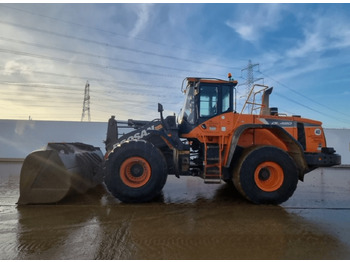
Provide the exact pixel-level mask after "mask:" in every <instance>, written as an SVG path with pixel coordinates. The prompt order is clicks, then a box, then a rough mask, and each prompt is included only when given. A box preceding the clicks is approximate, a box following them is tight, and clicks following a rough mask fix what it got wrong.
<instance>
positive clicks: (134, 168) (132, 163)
mask: <svg viewBox="0 0 350 262" xmlns="http://www.w3.org/2000/svg"><path fill="white" fill-rule="evenodd" d="M151 173H152V172H151V166H150V165H149V163H148V162H147V161H146V160H145V159H143V158H142V157H130V158H128V159H126V160H125V161H124V162H123V164H122V165H121V167H120V178H121V180H122V181H123V183H124V184H125V185H127V186H129V187H133V188H138V187H142V186H143V185H145V184H146V183H147V182H148V181H149V180H150V178H151Z"/></svg>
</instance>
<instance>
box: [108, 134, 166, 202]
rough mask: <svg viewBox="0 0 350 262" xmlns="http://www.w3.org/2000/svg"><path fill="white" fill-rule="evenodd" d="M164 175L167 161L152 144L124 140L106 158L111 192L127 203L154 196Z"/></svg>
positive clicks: (149, 198)
mask: <svg viewBox="0 0 350 262" xmlns="http://www.w3.org/2000/svg"><path fill="white" fill-rule="evenodd" d="M166 179H167V164H166V160H165V158H164V156H163V154H162V152H161V151H160V150H159V149H158V148H157V147H155V146H154V145H153V144H151V143H149V142H146V141H143V140H135V141H127V142H125V143H122V144H120V145H119V146H117V147H116V148H115V149H114V151H113V152H112V153H111V154H110V155H109V156H108V160H107V161H106V177H105V184H106V186H107V188H108V190H109V191H110V192H111V193H112V195H113V196H115V197H116V198H118V199H119V200H121V201H122V202H126V203H137V202H148V201H150V200H152V199H154V198H155V197H157V196H158V195H159V194H160V192H161V190H162V189H163V187H164V184H165V182H166Z"/></svg>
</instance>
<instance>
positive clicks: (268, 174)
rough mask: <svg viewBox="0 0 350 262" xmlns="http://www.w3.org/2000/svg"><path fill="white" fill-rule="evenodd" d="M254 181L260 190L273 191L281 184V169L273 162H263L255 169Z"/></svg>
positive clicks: (282, 178) (282, 174)
mask: <svg viewBox="0 0 350 262" xmlns="http://www.w3.org/2000/svg"><path fill="white" fill-rule="evenodd" d="M254 180H255V184H256V185H257V186H258V187H259V188H260V189H261V190H264V191H266V192H272V191H275V190H277V189H279V188H280V187H281V186H282V184H283V180H284V173H283V169H282V168H281V166H280V165H279V164H277V163H275V162H263V163H261V164H260V165H258V167H257V168H256V169H255V173H254Z"/></svg>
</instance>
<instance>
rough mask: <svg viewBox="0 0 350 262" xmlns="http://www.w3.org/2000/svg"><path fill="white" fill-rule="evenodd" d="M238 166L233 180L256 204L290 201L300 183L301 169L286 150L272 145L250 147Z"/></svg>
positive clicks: (242, 192)
mask: <svg viewBox="0 0 350 262" xmlns="http://www.w3.org/2000/svg"><path fill="white" fill-rule="evenodd" d="M239 163H240V164H239V165H238V166H237V167H236V168H235V170H234V174H233V183H234V185H235V187H236V188H237V190H238V191H239V192H240V193H241V194H242V195H243V196H244V197H245V198H247V199H248V200H250V201H251V202H253V203H256V204H280V203H283V202H285V201H287V200H288V199H289V198H290V197H291V196H292V195H293V193H294V191H295V189H296V187H297V184H298V170H297V167H296V165H295V163H294V160H293V159H292V158H291V157H290V156H289V155H288V153H286V152H285V151H283V150H281V149H279V148H277V147H272V146H261V147H252V148H249V149H246V150H245V151H244V152H243V154H242V156H241V158H240V161H239Z"/></svg>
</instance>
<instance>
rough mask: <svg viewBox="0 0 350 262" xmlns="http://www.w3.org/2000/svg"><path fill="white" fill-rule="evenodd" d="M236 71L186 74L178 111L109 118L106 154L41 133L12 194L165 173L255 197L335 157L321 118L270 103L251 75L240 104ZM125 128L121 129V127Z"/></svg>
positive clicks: (146, 189) (276, 195)
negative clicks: (45, 138) (42, 145)
mask: <svg viewBox="0 0 350 262" xmlns="http://www.w3.org/2000/svg"><path fill="white" fill-rule="evenodd" d="M237 83H238V82H237V81H236V80H233V79H232V77H231V75H229V79H228V80H221V79H212V78H197V77H188V78H186V79H185V80H184V82H183V85H182V88H181V90H182V92H183V93H184V95H185V101H184V105H183V107H182V109H181V111H180V113H179V115H178V116H177V117H176V116H175V115H170V116H167V117H165V118H164V117H163V106H162V105H161V104H158V112H159V113H160V118H159V119H155V120H153V121H138V120H128V121H125V122H123V121H117V120H116V119H115V117H114V116H112V117H111V118H110V119H109V121H108V128H107V138H106V140H105V141H104V142H105V145H106V154H105V155H104V156H103V155H102V152H101V150H100V149H99V148H96V147H94V146H91V145H86V144H82V143H49V144H48V145H47V148H46V149H45V150H39V151H36V152H33V153H31V154H29V155H28V156H27V157H26V159H25V160H24V163H23V167H22V169H21V175H20V198H19V201H18V204H40V203H55V202H59V201H60V200H62V199H63V198H65V197H66V196H67V195H69V194H71V193H74V192H78V193H83V192H85V191H86V190H87V189H88V188H91V187H94V186H96V185H97V184H100V183H104V185H105V186H106V188H107V189H108V191H109V192H110V193H111V194H112V195H113V196H114V197H116V198H118V199H119V200H120V201H122V202H126V203H135V202H148V201H151V200H152V199H154V198H155V197H157V196H158V195H159V194H160V193H161V190H162V188H163V186H164V184H165V183H166V180H167V176H168V175H175V176H176V177H178V178H181V177H182V176H196V177H199V178H202V179H203V181H204V183H230V184H232V185H233V186H234V188H236V190H238V191H239V192H240V193H241V194H242V196H244V197H245V198H246V199H247V200H249V201H251V202H252V203H255V204H280V203H282V202H284V201H286V200H288V199H289V198H290V197H291V196H292V195H293V193H294V191H295V189H296V187H297V184H298V181H299V180H301V181H303V179H304V175H305V174H307V173H308V172H310V171H312V170H314V169H316V168H318V167H329V166H334V165H339V164H340V163H341V157H340V155H338V154H335V150H334V149H333V148H330V147H327V146H326V139H325V135H324V132H323V129H322V126H321V125H322V123H321V122H319V121H315V120H311V119H306V118H302V117H301V116H296V115H294V116H287V115H285V114H281V113H279V112H278V108H276V107H270V106H269V96H270V94H271V93H272V90H273V88H272V87H268V86H264V85H258V84H256V85H254V86H253V87H252V88H251V90H250V92H249V95H247V98H246V100H245V103H244V106H243V107H242V109H241V111H240V112H238V110H237V92H236V90H237V89H236V88H237ZM123 127H128V128H133V129H132V131H131V132H128V133H126V134H119V133H120V132H119V130H120V128H123Z"/></svg>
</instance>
